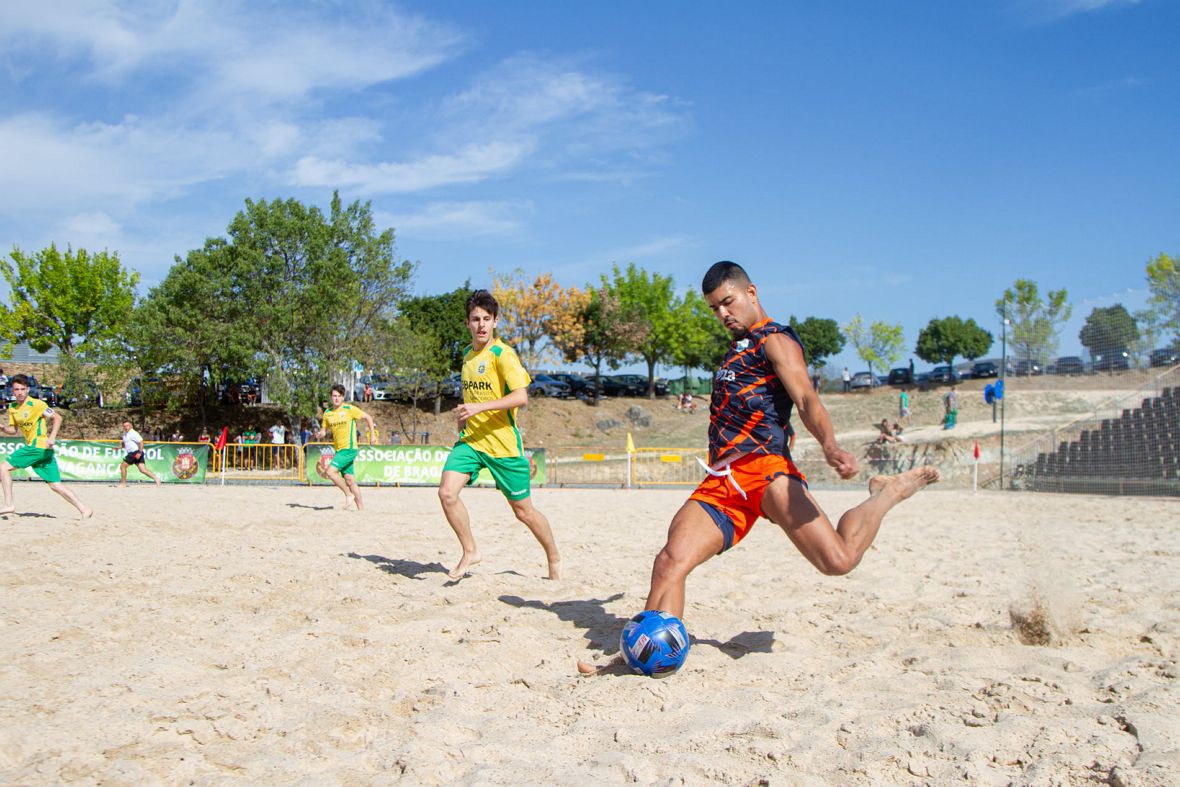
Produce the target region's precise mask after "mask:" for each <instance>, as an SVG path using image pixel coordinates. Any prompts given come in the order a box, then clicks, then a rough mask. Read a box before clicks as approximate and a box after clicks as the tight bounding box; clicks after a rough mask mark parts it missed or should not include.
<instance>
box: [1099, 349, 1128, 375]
mask: <svg viewBox="0 0 1180 787" xmlns="http://www.w3.org/2000/svg"><path fill="white" fill-rule="evenodd" d="M1130 359H1131V354H1130V353H1129V352H1127V351H1126V350H1112V351H1111V352H1108V353H1103V354H1102V355H1095V356H1094V366H1093V368H1094V371H1096V372H1116V371H1117V372H1125V371H1126V370H1128V369H1130V368H1131V360H1130Z"/></svg>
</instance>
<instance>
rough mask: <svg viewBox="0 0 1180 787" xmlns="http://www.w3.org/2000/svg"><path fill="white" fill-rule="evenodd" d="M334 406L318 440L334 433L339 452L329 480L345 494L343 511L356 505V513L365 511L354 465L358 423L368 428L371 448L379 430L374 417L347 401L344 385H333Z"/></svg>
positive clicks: (331, 398) (326, 418) (332, 399)
mask: <svg viewBox="0 0 1180 787" xmlns="http://www.w3.org/2000/svg"><path fill="white" fill-rule="evenodd" d="M328 398H329V399H330V400H331V402H332V406H331V407H329V408H328V409H327V410H325V411H324V418H323V421H322V422H321V423H320V428H319V431H317V432H316V435H315V436H316V439H317V440H321V439H323V437H324V435H326V434H328V433H329V432H330V433H331V434H332V447H333V448H334V449H336V454H335V456H333V457H332V463H331V464H330V465H328V470H327V473H328V480H330V481H331V482H332V483H333V484H335V485H336V488H337V489H339V490H340V491H341V492H343V493H344V510H345V511H347V510H348V509H349V508H351V507H352V505H353V503H355V504H356V510H357V511H361V510H364V507H365V504H364V503H363V502H362V501H361V490H360V487H359V486H357V483H356V477H355V476H354V474H353V471H352V464H353V462H355V461H356V454H357V447H356V446H357V440H356V422H357V421H364V422H365V423H366V424H368V427H369V445H373V444H374V443H376V442H377V427H376V426H375V425H374V424H373V418H372V417H371V416H370V415H369V414H368V413H366V412H365V411H364V410H362V409H361V408H359V407H357V406H356V405H353V404H345V402H344V386H343V385H333V386H332V392H331V394H330V395H329V397H328Z"/></svg>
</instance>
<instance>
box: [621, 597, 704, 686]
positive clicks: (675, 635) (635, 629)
mask: <svg viewBox="0 0 1180 787" xmlns="http://www.w3.org/2000/svg"><path fill="white" fill-rule="evenodd" d="M619 649H620V650H621V651H623V658H624V659H625V660H626V661H627V666H628V667H630V668H631V669H633V670H635V671H636V672H638V673H639V674H641V675H647V676H649V677H652V678H666V677H668V676H669V675H671V674H672V673H674V672H675V671H676V670H678V669H680V667H681V666H682V665H683V664H684V660H685V659H686V658H688V631H687V630H686V629H685V628H684V624H683V623H681V622H680V618H678V617H676V616H675V615H670V614H668V613H667V612H660V611H659V610H657V609H648V610H644V611H643V612H640V613H639V614H638V615H636V616H635V617H633V618H631V620H629V621H627V625H626V626H623V633H622V635H621V636H620V637H619Z"/></svg>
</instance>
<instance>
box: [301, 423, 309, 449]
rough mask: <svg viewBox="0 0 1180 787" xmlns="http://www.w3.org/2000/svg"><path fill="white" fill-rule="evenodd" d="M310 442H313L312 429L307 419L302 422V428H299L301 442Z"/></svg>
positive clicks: (304, 443)
mask: <svg viewBox="0 0 1180 787" xmlns="http://www.w3.org/2000/svg"><path fill="white" fill-rule="evenodd" d="M310 442H311V429H310V428H308V426H307V421H303V422H302V423H301V424H300V429H299V444H300V445H307V444H308V443H310Z"/></svg>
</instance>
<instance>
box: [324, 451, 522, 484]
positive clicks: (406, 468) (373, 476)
mask: <svg viewBox="0 0 1180 787" xmlns="http://www.w3.org/2000/svg"><path fill="white" fill-rule="evenodd" d="M304 450H305V451H306V452H307V453H306V455H305V457H304V459H305V461H304V467H306V468H307V480H308V481H309V482H311V483H313V484H330V483H332V482H331V481H329V480H328V477H327V476H326V475H325V472H326V468H327V466H328V465H329V464H330V463H331V461H332V457H333V456H335V455H336V451H335V450H334V449H333V448H332V446H330V445H324V444H322V443H311V444H309V445H307V446H306V447H305V449H304ZM450 454H451V449H450V446H445V447H444V446H437V445H422V446H417V445H362V446H361V447H360V448H359V450H358V452H357V457H356V462H354V463H353V466H352V469H353V472H354V474H355V478H356V482H357V483H358V484H362V485H363V484H400V485H402V486H437V485H438V482H439V480H440V479H441V478H442V469H443V465H445V464H446V463H447V457H448V456H450ZM524 454H525V456H527V457H528V458H529V467H530V469H531V474H530V477H531V483H532V485H533V486H543V485H544V484H545V449H544V448H539V449H537V450H535V451H533V450H530V449H528V448H526V449H525V451H524ZM475 483H476V484H480V485H491V486H494V485H495V483H496V482H495V481H493V480H492V477H491V475H490V474H489V473H488V471H487V470H481V471H480V473H479V475H478V476H477V477H476V480H475Z"/></svg>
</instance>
